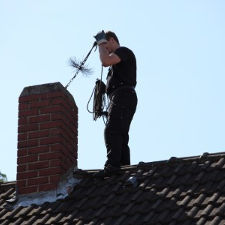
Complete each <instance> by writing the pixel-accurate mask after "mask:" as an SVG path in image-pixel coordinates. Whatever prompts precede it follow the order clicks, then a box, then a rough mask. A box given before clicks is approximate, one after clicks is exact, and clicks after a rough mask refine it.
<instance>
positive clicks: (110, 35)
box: [105, 31, 120, 53]
mask: <svg viewBox="0 0 225 225" xmlns="http://www.w3.org/2000/svg"><path fill="white" fill-rule="evenodd" d="M105 36H106V40H107V43H106V44H105V47H106V49H107V50H108V51H109V53H111V52H114V51H115V50H116V49H117V48H119V47H120V42H119V39H118V37H117V36H116V34H115V33H114V32H112V31H107V32H105Z"/></svg>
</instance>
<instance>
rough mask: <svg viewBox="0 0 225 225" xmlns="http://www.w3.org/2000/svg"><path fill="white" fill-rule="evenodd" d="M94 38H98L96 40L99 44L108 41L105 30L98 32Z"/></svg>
mask: <svg viewBox="0 0 225 225" xmlns="http://www.w3.org/2000/svg"><path fill="white" fill-rule="evenodd" d="M94 38H95V39H96V42H97V44H98V45H100V44H103V43H106V42H107V40H106V36H105V32H104V30H102V31H100V32H98V33H97V34H96V35H95V36H94Z"/></svg>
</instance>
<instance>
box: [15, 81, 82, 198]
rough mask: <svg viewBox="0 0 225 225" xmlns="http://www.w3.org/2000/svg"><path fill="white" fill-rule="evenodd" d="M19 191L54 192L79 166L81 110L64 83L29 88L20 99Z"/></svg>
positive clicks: (19, 192) (20, 193) (27, 192)
mask: <svg viewBox="0 0 225 225" xmlns="http://www.w3.org/2000/svg"><path fill="white" fill-rule="evenodd" d="M18 125H19V127H18V154H17V156H18V158H17V164H18V166H17V190H18V194H19V195H24V194H29V193H37V192H41V191H50V190H54V189H56V188H57V185H58V183H59V181H60V178H61V177H62V176H63V175H64V174H65V173H66V172H67V171H68V170H69V169H71V168H73V167H76V166H77V143H78V141H77V126H78V109H77V106H76V103H75V101H74V99H73V97H72V95H71V94H70V93H69V92H68V91H67V90H66V89H65V88H64V87H63V86H62V84H60V83H52V84H43V85H37V86H31V87H26V88H24V90H23V91H22V93H21V95H20V97H19V120H18Z"/></svg>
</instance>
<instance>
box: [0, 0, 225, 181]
mask: <svg viewBox="0 0 225 225" xmlns="http://www.w3.org/2000/svg"><path fill="white" fill-rule="evenodd" d="M224 12H225V2H224V1H223V0H157V1H152V0H140V1H131V0H123V1H119V0H114V1H112V2H109V1H102V0H101V1H86V0H83V1H80V0H76V1H72V0H65V1H59V0H54V1H53V0H38V1H30V0H29V1H28V0H20V1H16V0H14V1H13V0H0V30H1V35H0V65H1V66H0V79H1V88H0V102H1V111H0V124H1V147H0V149H1V150H0V151H1V157H0V170H1V171H2V172H3V173H6V174H7V176H8V180H15V179H16V158H17V123H18V97H19V95H20V93H21V92H22V90H23V88H24V87H26V86H31V85H37V84H43V83H51V82H61V83H62V84H63V85H66V84H67V82H68V81H69V80H70V78H71V77H72V76H73V71H72V69H71V68H70V67H69V64H68V59H69V58H70V57H71V56H75V57H77V58H78V59H80V60H82V59H83V58H84V57H85V55H86V54H87V52H88V51H89V49H90V47H91V46H92V44H93V41H94V39H93V35H95V34H96V33H97V32H98V31H100V30H102V29H104V30H112V31H114V32H115V33H116V34H117V35H118V37H119V39H120V43H121V45H123V46H126V47H129V48H130V49H132V50H133V51H134V53H135V54H136V58H137V66H138V69H137V77H138V79H137V82H138V84H137V88H136V90H137V94H138V99H139V101H138V108H137V112H136V114H135V117H134V120H133V122H132V126H131V131H130V147H131V162H132V164H137V163H138V162H139V161H144V162H151V161H158V160H166V159H169V158H170V157H171V156H175V157H186V156H194V155H201V154H202V153H204V152H210V153H214V152H223V151H225V138H224V137H225V119H224V118H225V104H224V97H225V89H224V83H225V78H224V75H225V41H224V40H225V14H224ZM87 64H88V66H89V67H91V68H92V69H93V71H94V72H93V74H92V75H91V76H89V77H84V76H82V75H81V74H79V76H78V77H77V78H76V79H75V80H74V82H73V83H72V84H71V85H70V87H69V88H68V90H69V91H70V93H71V94H72V95H73V96H74V99H75V101H76V104H77V106H78V108H79V140H78V142H79V145H78V147H79V149H78V151H79V153H78V157H79V159H78V166H79V168H81V169H95V168H96V169H97V168H103V165H104V162H105V160H106V150H105V145H104V139H103V130H104V124H103V121H102V120H98V121H97V122H94V121H93V120H92V115H91V114H89V113H88V112H87V111H86V104H87V101H88V99H89V96H90V94H91V91H92V89H93V87H94V84H95V81H96V79H97V78H99V77H100V72H101V64H100V61H99V56H98V52H97V51H96V52H93V53H92V54H91V56H90V58H89V59H88V61H87ZM106 73H107V69H104V79H105V77H106Z"/></svg>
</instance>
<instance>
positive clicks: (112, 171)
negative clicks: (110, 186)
mask: <svg viewBox="0 0 225 225" xmlns="http://www.w3.org/2000/svg"><path fill="white" fill-rule="evenodd" d="M120 174H121V170H120V167H114V166H112V165H107V167H105V168H104V170H101V171H99V172H98V173H96V174H95V175H94V177H111V176H113V175H120Z"/></svg>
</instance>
